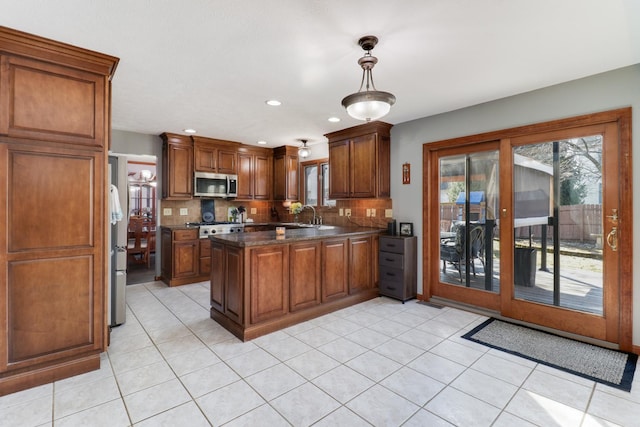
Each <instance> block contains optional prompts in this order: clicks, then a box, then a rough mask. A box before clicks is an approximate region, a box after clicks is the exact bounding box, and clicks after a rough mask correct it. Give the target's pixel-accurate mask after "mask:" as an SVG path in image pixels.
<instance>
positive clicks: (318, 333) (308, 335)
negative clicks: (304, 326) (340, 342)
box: [296, 327, 340, 348]
mask: <svg viewBox="0 0 640 427" xmlns="http://www.w3.org/2000/svg"><path fill="white" fill-rule="evenodd" d="M296 338H297V339H299V340H300V341H302V342H303V343H305V344H307V345H310V346H311V347H314V348H315V347H319V346H321V345H323V344H326V343H328V342H331V341H335V340H337V339H338V338H340V336H339V335H336V334H334V333H333V332H331V331H328V330H326V329H324V328H321V327H315V328H313V329H309V330H307V331H304V332H301V333H299V334H297V335H296Z"/></svg>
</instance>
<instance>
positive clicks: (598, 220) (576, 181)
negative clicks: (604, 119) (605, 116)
mask: <svg viewBox="0 0 640 427" xmlns="http://www.w3.org/2000/svg"><path fill="white" fill-rule="evenodd" d="M602 146H603V139H602V136H601V135H590V136H585V137H581V138H570V139H561V140H556V141H550V142H542V143H534V144H528V145H522V146H518V147H514V148H513V203H514V206H513V212H514V243H515V244H514V253H513V260H514V264H513V277H514V285H513V286H514V288H513V294H514V296H515V298H516V299H519V300H525V301H531V302H536V303H541V304H545V305H550V306H556V307H563V308H568V309H571V310H577V311H581V312H586V313H593V314H597V315H602V314H603V312H604V304H603V283H604V277H603V270H604V269H603V253H602V242H603V237H602V232H603V223H602V183H603V179H602V177H603V174H602Z"/></svg>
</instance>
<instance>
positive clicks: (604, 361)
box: [462, 318, 638, 391]
mask: <svg viewBox="0 0 640 427" xmlns="http://www.w3.org/2000/svg"><path fill="white" fill-rule="evenodd" d="M462 338H466V339H468V340H469V341H473V342H477V343H480V344H484V345H486V346H488V347H492V348H495V349H497V350H502V351H505V352H507V353H511V354H514V355H516V356H520V357H524V358H525V359H529V360H532V361H534V362H538V363H542V364H543V365H547V366H551V367H553V368H557V369H561V370H563V371H566V372H569V373H572V374H575V375H579V376H581V377H583V378H588V379H590V380H593V381H597V382H599V383H602V384H606V385H608V386H611V387H615V388H618V389H620V390H625V391H631V382H632V381H633V375H634V373H635V370H636V361H637V359H638V356H637V355H635V354H630V353H624V352H621V351H617V350H611V349H608V348H604V347H598V346H595V345H592V344H587V343H583V342H580V341H576V340H572V339H570V338H563V337H560V336H558V335H554V334H551V333H548V332H543V331H538V330H535V329H531V328H528V327H526V326H520V325H514V324H512V323H507V322H503V321H501V320H498V319H494V318H491V319H489V320H487V321H485V322H483V323H482V324H481V325H479V326H477V327H476V328H474V329H473V330H472V331H470V332H467V333H466V334H464V335H463V336H462Z"/></svg>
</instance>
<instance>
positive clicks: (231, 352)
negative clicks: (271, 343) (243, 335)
mask: <svg viewBox="0 0 640 427" xmlns="http://www.w3.org/2000/svg"><path fill="white" fill-rule="evenodd" d="M209 348H211V350H213V352H214V353H215V354H216V355H218V357H219V358H220V359H222V360H229V359H232V358H234V357H237V356H240V355H241V354H245V353H248V352H250V351H253V350H255V349H257V348H258V346H257V345H255V344H254V343H252V342H251V341H247V342H242V341H240V340H239V339H237V338H232V339H230V340H228V341H222V342H219V343H217V344H214V345H212V346H209Z"/></svg>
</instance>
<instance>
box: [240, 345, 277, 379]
mask: <svg viewBox="0 0 640 427" xmlns="http://www.w3.org/2000/svg"><path fill="white" fill-rule="evenodd" d="M278 363H280V361H279V360H278V359H276V358H275V357H273V356H272V355H270V354H269V353H267V352H266V351H264V350H263V349H261V348H256V349H255V350H253V351H250V352H248V353H244V354H241V355H240V356H237V357H234V358H232V359H229V360H227V365H229V367H230V368H231V369H233V370H234V371H236V373H237V374H238V375H240V376H241V377H248V376H249V375H253V374H255V373H256V372H260V371H262V370H264V369H267V368H269V367H271V366H274V365H277V364H278Z"/></svg>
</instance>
